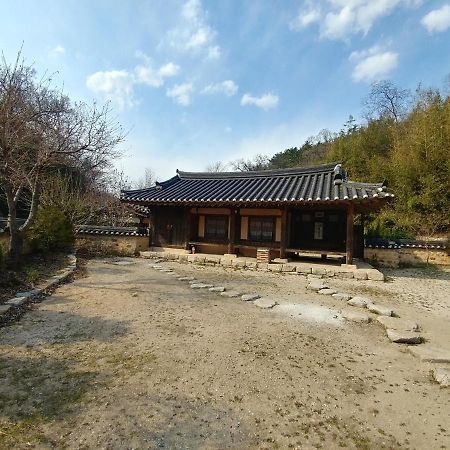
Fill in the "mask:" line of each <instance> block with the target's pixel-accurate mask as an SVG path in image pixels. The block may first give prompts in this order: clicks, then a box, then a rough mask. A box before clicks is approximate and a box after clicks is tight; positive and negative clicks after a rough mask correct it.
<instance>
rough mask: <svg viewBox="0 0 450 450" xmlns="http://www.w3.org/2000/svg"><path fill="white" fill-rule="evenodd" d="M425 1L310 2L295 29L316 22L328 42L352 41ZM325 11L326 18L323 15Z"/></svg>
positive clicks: (301, 13)
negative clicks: (396, 13)
mask: <svg viewBox="0 0 450 450" xmlns="http://www.w3.org/2000/svg"><path fill="white" fill-rule="evenodd" d="M421 2H422V0H320V1H316V2H314V3H312V2H311V1H307V2H306V8H303V10H301V11H300V13H299V15H298V17H297V18H296V19H295V21H294V22H293V25H292V26H291V28H292V29H295V30H300V29H302V28H305V27H307V26H309V25H311V24H314V23H316V22H318V23H319V26H320V35H321V36H322V37H326V38H328V39H348V37H349V36H351V35H353V34H359V33H363V34H367V33H368V32H369V30H370V29H371V28H372V26H373V25H374V24H375V22H377V21H378V20H380V19H381V18H382V17H385V16H388V15H389V14H391V13H392V12H393V11H394V10H395V9H396V8H399V7H414V6H417V5H419V4H420V3H421ZM321 11H322V14H321Z"/></svg>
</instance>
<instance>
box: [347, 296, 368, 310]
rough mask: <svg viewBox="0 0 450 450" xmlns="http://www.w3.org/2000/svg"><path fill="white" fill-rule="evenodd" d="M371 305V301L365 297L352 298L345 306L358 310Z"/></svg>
mask: <svg viewBox="0 0 450 450" xmlns="http://www.w3.org/2000/svg"><path fill="white" fill-rule="evenodd" d="M370 304H372V300H370V298H367V297H353V298H352V299H350V300H349V301H348V302H347V305H350V306H357V307H359V308H367V305H370Z"/></svg>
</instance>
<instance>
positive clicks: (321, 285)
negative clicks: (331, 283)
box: [306, 280, 328, 291]
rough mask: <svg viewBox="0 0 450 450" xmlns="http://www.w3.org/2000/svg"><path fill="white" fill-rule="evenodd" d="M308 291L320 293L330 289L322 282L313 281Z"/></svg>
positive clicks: (307, 287)
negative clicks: (322, 290)
mask: <svg viewBox="0 0 450 450" xmlns="http://www.w3.org/2000/svg"><path fill="white" fill-rule="evenodd" d="M306 289H310V290H311V291H320V290H321V289H328V285H327V284H325V283H324V282H323V281H320V280H312V281H311V282H310V283H309V284H308V286H306Z"/></svg>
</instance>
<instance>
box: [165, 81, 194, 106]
mask: <svg viewBox="0 0 450 450" xmlns="http://www.w3.org/2000/svg"><path fill="white" fill-rule="evenodd" d="M193 90H194V87H193V85H192V83H184V84H176V85H175V86H174V87H172V88H170V89H167V91H166V95H167V97H170V98H173V100H174V101H175V103H178V104H179V105H182V106H188V105H189V104H190V103H191V93H192V92H193Z"/></svg>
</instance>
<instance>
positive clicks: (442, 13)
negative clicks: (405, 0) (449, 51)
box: [420, 5, 450, 34]
mask: <svg viewBox="0 0 450 450" xmlns="http://www.w3.org/2000/svg"><path fill="white" fill-rule="evenodd" d="M420 23H421V24H422V25H423V26H424V27H425V28H426V29H427V31H428V32H429V33H431V34H432V33H442V32H443V31H446V30H448V29H449V28H450V5H444V6H442V8H439V9H434V10H433V11H430V12H429V13H428V14H427V15H425V16H423V17H422V20H421V21H420Z"/></svg>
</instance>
